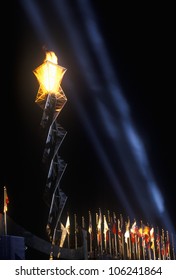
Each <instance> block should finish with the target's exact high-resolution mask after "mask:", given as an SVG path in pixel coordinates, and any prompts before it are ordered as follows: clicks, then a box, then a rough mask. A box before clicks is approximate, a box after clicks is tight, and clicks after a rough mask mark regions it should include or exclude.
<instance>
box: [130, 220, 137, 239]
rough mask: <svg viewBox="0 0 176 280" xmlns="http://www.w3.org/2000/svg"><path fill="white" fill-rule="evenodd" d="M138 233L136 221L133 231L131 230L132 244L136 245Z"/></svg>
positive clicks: (132, 227)
mask: <svg viewBox="0 0 176 280" xmlns="http://www.w3.org/2000/svg"><path fill="white" fill-rule="evenodd" d="M137 233H138V227H137V225H136V221H134V223H133V224H132V226H131V229H130V236H131V242H132V243H135V236H136V234H137Z"/></svg>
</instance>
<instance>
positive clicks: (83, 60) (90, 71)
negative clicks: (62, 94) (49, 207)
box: [53, 0, 134, 218]
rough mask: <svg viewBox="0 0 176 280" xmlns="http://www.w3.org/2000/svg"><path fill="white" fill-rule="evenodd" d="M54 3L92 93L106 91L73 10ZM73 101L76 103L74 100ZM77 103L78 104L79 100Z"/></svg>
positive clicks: (120, 189) (83, 114)
mask: <svg viewBox="0 0 176 280" xmlns="http://www.w3.org/2000/svg"><path fill="white" fill-rule="evenodd" d="M53 2H54V4H55V8H56V9H57V12H58V14H59V18H60V19H61V20H62V21H63V22H64V25H65V28H66V31H67V33H68V36H69V38H70V41H71V44H72V46H73V48H74V52H75V54H76V56H77V59H78V62H79V63H80V67H82V69H83V73H84V74H85V76H86V79H87V81H88V85H89V87H90V89H91V91H92V92H94V93H95V91H96V92H97V91H99V92H102V91H103V90H104V89H103V86H102V85H101V82H100V80H99V79H98V76H97V74H96V72H95V71H94V68H93V65H92V64H91V57H90V55H89V54H88V49H87V48H86V46H85V45H84V42H83V41H82V40H81V39H80V38H81V34H80V33H79V29H76V27H75V25H74V21H73V20H72V19H73V15H72V10H71V9H70V8H69V6H67V5H66V2H65V1H60V2H59V4H58V2H57V1H55V0H53ZM68 18H69V21H68ZM73 96H74V95H73ZM73 96H72V95H71V96H70V97H69V98H72V99H73ZM95 98H96V97H95V96H94V100H95ZM72 101H74V99H73V100H72ZM76 102H78V100H77V101H76ZM75 106H77V110H78V113H79V114H80V115H81V120H82V121H83V123H84V126H85V127H86V129H87V133H88V135H89V136H90V135H91V136H92V137H91V141H92V142H93V145H94V147H95V149H96V152H97V153H98V154H99V157H100V158H102V157H104V156H103V154H104V148H102V149H100V147H101V146H102V144H101V142H98V143H97V141H95V135H96V134H97V132H96V128H93V126H94V125H93V124H92V123H90V121H89V124H88V120H87V117H86V112H85V110H83V109H82V108H81V106H78V104H77V103H75ZM86 120H87V121H86ZM108 126H109V125H108ZM108 126H107V127H108ZM88 127H89V128H88ZM90 130H92V133H90ZM102 164H103V167H104V168H105V170H106V172H107V175H108V176H109V178H110V180H111V181H112V185H113V187H114V189H115V191H116V192H117V193H118V195H119V194H121V195H120V196H121V200H122V202H123V205H128V207H127V208H126V209H131V210H130V211H129V213H131V215H133V211H132V208H131V207H130V206H129V205H130V204H129V202H127V199H126V198H125V195H124V193H123V187H122V186H120V184H119V181H118V179H117V175H115V176H114V175H113V174H112V171H113V168H112V166H111V162H110V161H109V162H108V164H107V160H105V159H103V160H102ZM117 186H118V187H117ZM133 218H134V216H133Z"/></svg>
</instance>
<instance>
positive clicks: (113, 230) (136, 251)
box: [4, 186, 176, 260]
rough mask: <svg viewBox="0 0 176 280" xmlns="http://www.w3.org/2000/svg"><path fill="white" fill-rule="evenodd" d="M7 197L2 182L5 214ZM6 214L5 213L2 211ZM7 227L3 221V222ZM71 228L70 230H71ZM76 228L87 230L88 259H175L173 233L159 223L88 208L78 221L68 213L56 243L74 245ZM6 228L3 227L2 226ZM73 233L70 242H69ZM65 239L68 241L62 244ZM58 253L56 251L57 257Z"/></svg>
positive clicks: (75, 246)
mask: <svg viewBox="0 0 176 280" xmlns="http://www.w3.org/2000/svg"><path fill="white" fill-rule="evenodd" d="M8 204H9V197H8V194H7V188H6V186H4V215H5V214H6V212H7V211H8ZM5 216H6V215H5ZM5 227H6V225H5ZM71 229H73V234H72V233H71ZM79 229H84V230H86V231H87V245H88V257H89V258H90V259H91V258H92V259H94V258H101V257H103V256H106V255H108V256H109V257H110V258H114V259H154V260H156V259H159V260H161V259H163V260H170V259H174V260H175V238H176V237H175V236H174V235H173V234H169V232H168V231H167V230H164V229H162V230H160V229H159V228H158V227H154V226H150V225H148V224H147V225H146V224H144V223H143V222H142V221H140V223H137V221H136V220H134V221H133V222H131V221H130V219H129V218H128V219H127V221H124V219H123V216H122V214H120V215H119V216H117V215H116V213H115V212H113V213H112V215H111V214H110V211H109V210H108V211H107V214H106V215H105V214H102V211H101V209H100V208H99V210H98V212H97V213H95V215H94V216H92V213H91V211H89V212H88V219H87V223H86V222H85V218H84V216H82V218H81V225H79V224H78V222H77V215H76V214H74V220H73V223H72V224H71V221H70V216H69V214H68V215H67V218H66V223H65V225H64V224H63V223H60V231H59V232H60V236H59V238H58V241H57V244H58V246H59V248H62V247H64V246H67V247H68V248H71V247H73V245H72V244H73V243H74V248H75V249H77V248H78V246H79V238H80V235H79V234H78V232H79ZM5 232H6V229H5ZM71 237H72V244H71V241H70V240H71ZM65 240H67V245H65ZM59 255H60V253H59V254H58V257H59Z"/></svg>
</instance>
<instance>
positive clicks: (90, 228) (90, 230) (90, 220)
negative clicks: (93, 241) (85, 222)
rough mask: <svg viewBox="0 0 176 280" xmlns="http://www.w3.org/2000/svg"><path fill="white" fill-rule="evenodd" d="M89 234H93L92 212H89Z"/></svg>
mask: <svg viewBox="0 0 176 280" xmlns="http://www.w3.org/2000/svg"><path fill="white" fill-rule="evenodd" d="M88 232H89V233H90V234H91V233H92V216H91V212H90V211H89V228H88Z"/></svg>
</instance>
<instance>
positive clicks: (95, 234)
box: [57, 209, 175, 260]
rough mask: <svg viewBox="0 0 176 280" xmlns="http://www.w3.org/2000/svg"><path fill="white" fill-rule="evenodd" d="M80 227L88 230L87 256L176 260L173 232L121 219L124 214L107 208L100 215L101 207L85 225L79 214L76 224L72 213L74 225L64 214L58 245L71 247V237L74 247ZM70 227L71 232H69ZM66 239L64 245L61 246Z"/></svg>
mask: <svg viewBox="0 0 176 280" xmlns="http://www.w3.org/2000/svg"><path fill="white" fill-rule="evenodd" d="M79 228H81V229H84V230H86V231H87V246H88V258H90V259H96V258H103V257H107V256H108V257H109V258H111V259H135V260H136V259H139V260H145V259H149V260H151V259H153V260H157V259H159V260H171V259H175V242H174V239H175V237H174V235H173V234H169V232H168V231H167V230H164V229H161V230H160V229H159V228H158V227H154V226H150V225H148V224H147V225H146V224H144V223H143V222H142V221H140V223H137V221H136V220H134V221H133V222H131V221H130V219H129V218H128V219H127V220H126V221H124V219H123V216H122V215H121V214H120V215H119V217H117V215H116V214H115V213H114V212H113V213H112V215H110V211H107V214H106V215H105V214H102V212H101V209H99V211H98V212H97V213H95V215H93V216H92V214H91V211H89V213H88V219H87V224H86V223H85V218H84V217H82V221H81V226H78V223H77V216H76V214H74V219H73V224H71V223H70V217H69V215H67V220H66V224H65V226H64V225H63V224H62V223H61V227H60V236H61V237H60V239H58V243H57V244H58V246H59V247H63V246H66V247H70V246H71V242H70V240H71V239H72V240H74V242H72V244H74V248H75V249H77V247H78V238H80V235H79V234H78V232H79ZM71 229H73V231H72V232H71ZM66 239H67V245H64V242H65V240H66Z"/></svg>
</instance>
